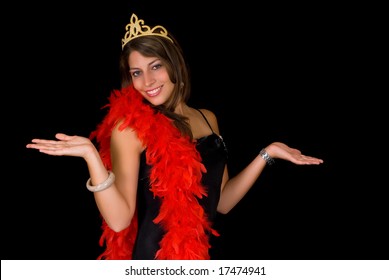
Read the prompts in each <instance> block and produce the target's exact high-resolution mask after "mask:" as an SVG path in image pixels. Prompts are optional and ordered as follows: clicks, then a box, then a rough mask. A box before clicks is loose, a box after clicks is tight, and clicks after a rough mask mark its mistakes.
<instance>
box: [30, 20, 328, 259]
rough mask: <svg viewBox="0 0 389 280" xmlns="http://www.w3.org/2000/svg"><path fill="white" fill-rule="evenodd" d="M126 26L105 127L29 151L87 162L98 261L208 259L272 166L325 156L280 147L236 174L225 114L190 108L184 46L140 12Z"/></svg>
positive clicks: (271, 148)
mask: <svg viewBox="0 0 389 280" xmlns="http://www.w3.org/2000/svg"><path fill="white" fill-rule="evenodd" d="M126 30H127V32H126V34H125V36H124V38H123V40H122V53H121V57H120V71H121V80H122V84H121V89H120V90H114V91H113V92H112V94H111V96H110V99H109V104H108V105H107V107H108V108H109V111H108V113H107V115H106V116H105V118H104V119H103V121H102V122H101V124H99V125H98V127H97V129H96V130H95V131H94V132H92V133H91V135H90V137H89V138H86V137H81V136H70V135H66V134H62V133H58V134H56V139H57V140H46V139H33V140H32V141H31V143H29V144H28V145H27V148H32V149H37V150H39V151H40V152H42V153H45V154H48V155H56V156H63V155H67V156H76V157H82V158H83V159H84V160H85V161H86V163H87V166H88V170H89V173H90V179H89V180H88V181H87V188H88V189H89V190H90V191H91V192H93V193H94V197H95V201H96V205H97V207H98V209H99V211H100V213H101V216H102V218H103V234H102V237H101V240H100V241H101V245H104V243H105V245H106V248H105V251H104V252H103V253H102V254H101V255H100V256H99V257H98V258H99V259H209V258H210V256H209V248H210V244H209V240H210V235H211V234H213V235H218V233H217V232H216V231H215V230H214V229H213V222H214V219H215V215H216V213H217V212H220V213H228V212H229V211H230V210H231V209H232V208H233V207H234V206H235V205H236V204H237V203H238V202H239V201H240V200H241V199H242V198H243V196H244V195H245V194H246V193H247V192H248V191H249V189H250V188H251V187H252V186H253V184H254V183H255V181H256V180H257V179H258V177H259V176H260V174H261V173H262V171H263V170H264V168H265V166H266V164H272V163H273V162H274V159H277V158H278V159H283V160H287V161H290V162H292V163H294V164H298V165H307V164H321V163H322V162H323V160H321V159H319V158H316V157H311V156H306V155H303V154H302V153H301V152H300V151H299V150H297V149H294V148H291V147H289V146H287V145H285V144H284V143H280V142H274V143H271V144H270V145H268V146H267V147H265V148H264V149H262V150H261V152H260V153H259V154H258V156H257V157H256V158H254V159H253V161H252V162H251V163H250V164H249V165H248V166H247V167H245V168H244V169H243V170H242V171H241V172H240V173H239V174H237V175H236V176H235V177H233V178H229V176H228V169H227V149H226V147H225V144H224V142H223V139H222V137H221V136H220V133H219V128H218V122H217V118H216V116H215V115H214V113H213V112H211V111H209V110H207V109H196V108H191V107H189V106H188V104H187V101H188V99H189V96H190V78H189V74H188V68H187V65H186V62H185V60H184V58H183V53H182V49H181V48H180V46H179V44H178V42H177V41H176V40H175V39H174V38H173V36H172V35H171V34H169V33H168V32H167V30H166V29H165V28H164V27H162V26H155V27H153V28H151V27H149V26H147V25H144V22H143V20H140V19H138V18H137V16H136V15H134V14H133V15H132V17H131V20H130V23H129V24H128V25H127V26H126ZM93 140H96V142H97V145H98V147H96V145H94V143H93Z"/></svg>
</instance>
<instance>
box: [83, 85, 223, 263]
mask: <svg viewBox="0 0 389 280" xmlns="http://www.w3.org/2000/svg"><path fill="white" fill-rule="evenodd" d="M105 107H110V109H109V112H108V114H107V115H106V116H105V118H104V119H103V121H102V122H101V123H100V124H99V125H98V126H97V129H96V130H95V131H94V132H92V133H91V135H90V139H94V138H96V140H97V143H98V144H99V153H100V155H101V158H102V160H103V162H104V164H105V166H106V167H107V168H108V169H111V167H112V165H111V158H110V148H109V147H110V137H111V132H112V129H113V127H114V126H115V124H116V123H117V121H118V120H121V119H124V122H123V124H122V125H121V126H120V128H119V129H120V130H123V129H125V128H126V127H131V128H132V129H134V130H135V131H136V132H137V134H138V137H139V139H140V140H141V141H142V143H143V144H144V146H145V147H147V149H146V159H147V163H148V164H150V165H151V166H152V168H151V174H150V182H151V191H152V192H153V193H154V195H155V196H157V197H160V198H161V199H162V204H161V209H160V212H159V215H158V216H157V217H156V218H155V220H154V222H155V223H160V224H161V226H162V227H163V228H164V229H165V232H166V233H165V234H164V236H163V238H162V240H161V242H160V249H159V250H158V252H157V254H156V256H155V258H156V259H160V260H205V259H209V258H210V257H209V248H210V244H209V236H208V233H209V232H211V233H212V234H214V235H218V233H217V232H216V231H215V230H213V229H212V228H211V224H210V222H209V221H208V219H207V217H206V214H205V212H204V209H203V208H202V207H201V206H200V205H199V203H198V200H197V199H198V198H201V197H202V196H203V195H206V191H205V189H204V187H203V186H202V185H201V176H202V172H206V170H205V167H204V166H203V164H202V163H201V158H200V154H199V153H198V151H197V150H196V147H195V142H193V141H190V139H189V137H182V135H181V133H180V131H179V130H178V129H177V128H176V127H175V126H174V125H173V124H172V121H171V120H170V119H169V118H167V117H166V116H165V115H163V114H161V113H156V112H155V111H154V110H153V109H152V108H151V107H150V106H149V105H147V104H146V103H144V102H143V97H142V96H141V94H140V93H139V92H137V91H136V90H135V89H134V88H133V87H132V86H129V87H127V88H125V89H122V90H121V91H119V90H114V91H113V92H112V94H111V96H110V98H109V104H108V105H106V106H105ZM102 229H103V234H102V236H101V238H100V246H103V245H104V242H105V243H106V249H105V251H104V252H103V253H102V254H101V255H100V256H99V257H98V259H131V256H132V249H133V245H134V241H135V237H136V232H137V219H136V215H135V216H134V218H133V220H132V222H131V224H130V226H129V227H128V228H126V229H124V230H123V231H121V232H118V233H116V232H114V231H113V230H111V229H110V228H109V227H108V225H107V224H106V223H105V221H104V220H103V224H102Z"/></svg>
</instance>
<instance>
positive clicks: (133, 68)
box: [130, 58, 160, 70]
mask: <svg viewBox="0 0 389 280" xmlns="http://www.w3.org/2000/svg"><path fill="white" fill-rule="evenodd" d="M158 60H160V59H159V58H156V59H154V60H153V61H151V62H150V63H148V64H147V66H150V65H152V64H154V63H155V62H156V61H158ZM138 69H140V68H138V67H130V70H138Z"/></svg>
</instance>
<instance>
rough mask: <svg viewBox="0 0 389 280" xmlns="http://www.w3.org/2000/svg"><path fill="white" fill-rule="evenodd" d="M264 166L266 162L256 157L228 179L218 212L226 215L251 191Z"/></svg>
mask: <svg viewBox="0 0 389 280" xmlns="http://www.w3.org/2000/svg"><path fill="white" fill-rule="evenodd" d="M265 166H266V161H265V160H264V159H263V158H262V157H261V156H260V155H258V156H257V157H256V158H255V159H254V160H253V161H252V162H251V163H250V164H249V165H247V166H246V167H245V168H244V169H243V170H242V171H241V172H240V173H238V174H237V175H236V176H234V177H233V178H231V179H229V180H228V181H227V183H226V184H225V186H224V188H223V191H222V193H221V196H220V201H219V204H218V211H219V212H220V213H223V214H226V213H228V212H229V211H230V210H231V209H232V208H233V207H234V206H235V205H236V204H237V203H238V202H239V201H240V200H241V199H242V198H243V197H244V196H245V195H246V193H247V192H248V191H249V190H250V189H251V187H252V186H253V185H254V183H255V182H256V180H257V179H258V177H259V176H260V175H261V173H262V171H263V169H264V168H265Z"/></svg>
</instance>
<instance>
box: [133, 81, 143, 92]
mask: <svg viewBox="0 0 389 280" xmlns="http://www.w3.org/2000/svg"><path fill="white" fill-rule="evenodd" d="M132 85H133V86H134V88H135V89H136V90H138V91H139V90H140V89H141V85H142V84H141V81H140V79H133V80H132Z"/></svg>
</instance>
